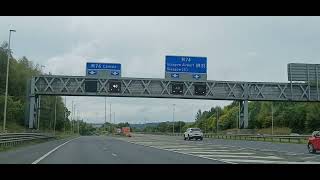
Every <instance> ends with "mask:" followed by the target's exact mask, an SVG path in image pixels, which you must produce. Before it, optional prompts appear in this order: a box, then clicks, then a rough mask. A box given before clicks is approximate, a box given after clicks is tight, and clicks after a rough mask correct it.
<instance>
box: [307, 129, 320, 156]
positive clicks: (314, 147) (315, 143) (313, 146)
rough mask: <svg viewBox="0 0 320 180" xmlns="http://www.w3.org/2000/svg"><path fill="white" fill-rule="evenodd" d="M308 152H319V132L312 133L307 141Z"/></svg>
mask: <svg viewBox="0 0 320 180" xmlns="http://www.w3.org/2000/svg"><path fill="white" fill-rule="evenodd" d="M308 150H309V152H310V153H315V152H317V151H319V150H320V131H314V132H313V133H312V135H311V137H309V139H308Z"/></svg>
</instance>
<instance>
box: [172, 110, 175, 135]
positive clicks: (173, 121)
mask: <svg viewBox="0 0 320 180" xmlns="http://www.w3.org/2000/svg"><path fill="white" fill-rule="evenodd" d="M174 110H175V104H173V111H172V120H173V122H172V133H173V134H174Z"/></svg>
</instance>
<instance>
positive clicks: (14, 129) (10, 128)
mask: <svg viewBox="0 0 320 180" xmlns="http://www.w3.org/2000/svg"><path fill="white" fill-rule="evenodd" d="M0 126H1V129H0V133H2V132H3V131H2V130H3V122H1V123H0ZM6 130H7V133H19V132H25V131H26V128H25V127H24V126H22V125H19V124H17V123H16V122H10V121H8V122H7V123H6Z"/></svg>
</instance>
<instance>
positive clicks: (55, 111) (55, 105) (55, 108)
mask: <svg viewBox="0 0 320 180" xmlns="http://www.w3.org/2000/svg"><path fill="white" fill-rule="evenodd" d="M56 121H57V96H56V98H55V101H54V124H53V134H56Z"/></svg>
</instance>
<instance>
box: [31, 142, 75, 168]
mask: <svg viewBox="0 0 320 180" xmlns="http://www.w3.org/2000/svg"><path fill="white" fill-rule="evenodd" d="M78 138H80V137H76V138H73V139H70V140H69V141H66V142H64V143H62V144H60V145H59V146H57V147H55V148H54V149H52V150H51V151H49V152H47V153H46V154H45V155H43V156H41V157H40V158H38V159H37V160H35V161H33V162H32V163H31V164H38V163H39V162H40V161H41V160H43V159H44V158H46V157H47V156H49V155H50V154H51V153H53V152H54V151H56V150H57V149H59V148H60V147H62V146H63V145H65V144H67V143H69V142H71V141H73V140H75V139H78Z"/></svg>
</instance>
